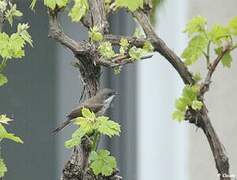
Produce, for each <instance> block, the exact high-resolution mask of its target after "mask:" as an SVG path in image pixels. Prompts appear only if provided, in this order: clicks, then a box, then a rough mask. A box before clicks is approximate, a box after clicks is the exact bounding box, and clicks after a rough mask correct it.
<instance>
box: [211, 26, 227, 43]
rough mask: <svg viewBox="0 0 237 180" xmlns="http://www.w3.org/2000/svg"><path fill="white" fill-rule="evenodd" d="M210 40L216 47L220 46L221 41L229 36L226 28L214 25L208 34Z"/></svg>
mask: <svg viewBox="0 0 237 180" xmlns="http://www.w3.org/2000/svg"><path fill="white" fill-rule="evenodd" d="M208 35H209V37H210V40H211V41H212V42H213V43H214V44H217V45H220V44H221V42H222V40H227V39H228V38H229V37H230V36H231V34H230V31H229V29H228V28H226V27H224V26H222V25H218V24H217V25H214V26H213V27H212V29H211V31H210V32H209V33H208Z"/></svg>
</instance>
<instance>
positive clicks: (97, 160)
mask: <svg viewBox="0 0 237 180" xmlns="http://www.w3.org/2000/svg"><path fill="white" fill-rule="evenodd" d="M89 160H90V168H91V169H92V171H93V172H94V174H95V175H99V174H102V175H104V176H110V175H111V174H112V173H113V171H114V169H115V168H116V167H117V163H116V159H115V158H114V157H113V156H110V152H109V151H107V150H99V151H98V153H97V152H95V151H93V152H91V154H90V157H89Z"/></svg>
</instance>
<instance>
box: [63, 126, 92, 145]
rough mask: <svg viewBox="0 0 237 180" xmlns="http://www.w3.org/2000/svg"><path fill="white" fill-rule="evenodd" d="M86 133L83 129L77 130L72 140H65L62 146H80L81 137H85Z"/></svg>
mask: <svg viewBox="0 0 237 180" xmlns="http://www.w3.org/2000/svg"><path fill="white" fill-rule="evenodd" d="M86 133H87V132H86V131H85V130H84V129H83V128H78V129H77V130H76V131H75V132H74V133H73V134H72V138H71V139H69V140H67V141H66V142H65V143H64V146H65V147H66V148H69V149H70V148H73V147H74V146H77V145H80V144H81V139H82V137H83V136H85V135H86Z"/></svg>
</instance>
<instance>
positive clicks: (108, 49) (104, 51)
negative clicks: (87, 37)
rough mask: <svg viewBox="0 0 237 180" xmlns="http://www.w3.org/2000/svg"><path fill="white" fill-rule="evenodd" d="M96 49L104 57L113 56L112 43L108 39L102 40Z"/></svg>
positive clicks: (109, 57)
mask: <svg viewBox="0 0 237 180" xmlns="http://www.w3.org/2000/svg"><path fill="white" fill-rule="evenodd" d="M98 50H99V52H100V54H101V55H102V56H103V57H104V58H105V59H111V58H112V57H114V56H115V52H114V50H113V47H112V44H111V43H110V42H108V41H105V42H102V43H101V44H100V45H99V47H98Z"/></svg>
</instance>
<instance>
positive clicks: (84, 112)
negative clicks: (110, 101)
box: [81, 108, 96, 121]
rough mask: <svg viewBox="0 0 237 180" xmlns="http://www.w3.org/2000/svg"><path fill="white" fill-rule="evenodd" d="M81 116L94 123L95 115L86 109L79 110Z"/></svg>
mask: <svg viewBox="0 0 237 180" xmlns="http://www.w3.org/2000/svg"><path fill="white" fill-rule="evenodd" d="M81 113H82V116H83V117H85V118H87V119H88V120H91V121H94V120H95V118H96V117H95V113H94V112H92V111H90V110H89V109H87V108H82V110H81Z"/></svg>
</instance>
